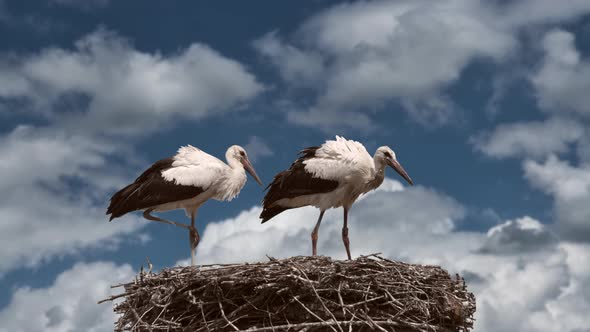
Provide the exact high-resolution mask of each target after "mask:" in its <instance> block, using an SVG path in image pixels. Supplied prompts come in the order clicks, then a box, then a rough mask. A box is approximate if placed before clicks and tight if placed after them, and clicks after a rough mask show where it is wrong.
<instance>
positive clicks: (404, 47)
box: [257, 0, 514, 127]
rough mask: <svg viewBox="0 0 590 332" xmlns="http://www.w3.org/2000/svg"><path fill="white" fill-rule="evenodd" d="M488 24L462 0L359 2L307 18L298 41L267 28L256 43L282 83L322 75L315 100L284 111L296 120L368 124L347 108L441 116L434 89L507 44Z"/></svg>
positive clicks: (442, 106) (443, 108)
mask: <svg viewBox="0 0 590 332" xmlns="http://www.w3.org/2000/svg"><path fill="white" fill-rule="evenodd" d="M487 23H488V18H487V17H485V15H482V12H481V10H480V8H479V7H478V6H477V5H475V3H473V4H472V2H469V1H463V0H451V1H442V2H436V3H426V2H417V1H396V2H393V1H372V2H357V3H350V4H341V5H337V6H334V7H332V8H330V9H328V10H325V11H324V12H321V13H320V14H318V15H315V16H313V17H312V18H310V19H309V20H308V21H307V22H305V23H304V24H303V26H302V27H301V29H300V32H299V37H300V40H301V42H300V43H301V44H302V47H297V46H294V45H292V44H289V43H286V42H283V41H281V40H279V39H278V36H277V35H276V34H274V33H272V34H269V35H266V36H264V37H263V38H262V39H261V40H259V41H258V42H257V45H258V47H257V48H258V50H259V51H260V52H261V53H262V54H263V55H265V56H267V57H269V58H270V59H271V62H272V63H273V64H275V65H276V66H277V67H278V69H279V72H280V73H281V74H282V77H283V78H284V79H285V80H286V81H287V82H289V83H291V84H293V85H295V86H297V85H299V84H300V83H301V82H307V81H311V82H317V81H318V80H321V81H319V83H316V85H318V86H319V88H321V91H322V92H321V93H320V96H319V97H318V99H317V101H316V103H315V105H313V106H312V107H310V108H309V109H308V110H307V111H305V112H303V113H302V114H299V113H296V114H294V115H293V114H291V115H290V117H289V119H291V120H292V121H294V122H296V123H300V124H304V125H312V124H313V122H315V120H319V119H324V120H325V118H326V117H328V119H329V120H332V121H334V122H335V124H336V125H339V123H341V124H345V125H348V126H356V127H366V121H361V122H359V121H357V119H356V118H358V117H359V116H361V115H359V116H356V117H355V116H353V114H355V113H360V112H359V110H364V109H380V108H381V107H382V106H383V105H384V103H386V102H389V101H398V102H400V103H401V104H403V105H404V106H405V107H404V109H405V110H406V111H408V112H409V113H410V115H411V116H412V117H413V118H415V119H417V120H418V121H422V122H425V123H426V122H432V121H434V122H445V121H446V120H447V119H448V116H449V114H448V113H449V109H450V107H451V105H450V104H449V102H448V100H446V98H444V97H443V96H441V95H440V90H441V89H442V88H444V87H446V86H447V85H448V84H449V83H451V82H453V81H455V80H456V79H457V78H458V77H459V76H460V72H461V70H462V69H463V67H465V66H466V65H467V64H468V63H469V62H470V61H471V60H472V59H474V58H479V57H484V58H490V59H494V60H500V59H501V58H503V57H505V56H506V55H507V53H508V52H509V51H510V49H511V48H512V47H513V44H514V40H513V38H512V36H511V35H510V34H508V33H506V32H505V31H502V29H500V28H498V27H495V26H493V25H491V24H487ZM260 45H262V46H260ZM341 112H342V113H344V114H348V115H347V117H348V121H346V120H343V119H342V118H340V117H339V115H340V113H341ZM326 114H328V115H326ZM362 115H364V114H362ZM310 118H311V120H309V119H310ZM306 119H307V121H301V120H306ZM322 123H323V124H324V125H325V124H326V123H325V122H322ZM328 124H330V122H328Z"/></svg>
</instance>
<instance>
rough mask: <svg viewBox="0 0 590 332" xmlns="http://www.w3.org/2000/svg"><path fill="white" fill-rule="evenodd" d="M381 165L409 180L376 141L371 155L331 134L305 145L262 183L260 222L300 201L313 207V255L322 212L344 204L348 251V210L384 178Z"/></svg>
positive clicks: (387, 150) (348, 247)
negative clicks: (320, 141) (315, 217)
mask: <svg viewBox="0 0 590 332" xmlns="http://www.w3.org/2000/svg"><path fill="white" fill-rule="evenodd" d="M385 166H391V167H392V168H393V169H394V170H395V171H396V172H397V173H399V175H401V176H402V177H403V178H404V179H405V180H406V181H408V182H409V183H410V185H413V184H414V182H412V179H411V178H410V176H409V175H408V173H406V171H405V170H404V168H403V167H402V165H401V164H400V163H399V162H398V161H397V158H396V155H395V152H393V150H392V149H390V148H389V147H387V146H381V147H379V148H378V149H377V151H376V152H375V155H374V156H373V157H372V158H371V156H370V155H369V153H367V150H366V149H365V147H364V146H363V145H362V144H361V143H359V142H356V141H352V140H347V139H345V138H343V137H340V136H336V140H335V141H326V142H325V143H324V144H322V145H321V146H319V147H318V146H314V147H309V148H306V149H304V150H302V151H301V152H300V153H299V158H298V159H297V160H295V162H293V164H291V167H289V169H287V170H286V171H283V172H280V173H278V174H277V175H276V176H275V177H274V179H273V181H272V183H271V184H269V185H268V187H267V188H266V189H267V190H268V191H267V193H266V195H265V196H264V200H263V210H262V213H261V214H260V218H261V219H262V223H265V222H267V221H269V220H270V219H271V218H273V217H274V216H276V215H278V214H279V213H281V212H283V211H285V210H289V209H293V208H298V207H302V206H308V205H311V206H315V207H317V208H319V209H320V216H319V218H318V220H317V223H316V225H315V227H314V229H313V232H312V233H311V241H312V242H311V244H312V255H314V256H315V255H317V249H316V246H317V240H318V233H319V229H320V224H321V222H322V217H323V216H324V212H325V211H326V210H327V209H330V208H336V207H342V208H343V209H344V225H343V227H342V241H343V242H344V247H345V248H346V254H347V256H348V259H351V256H350V241H349V239H348V211H349V210H350V208H351V206H352V204H353V203H354V202H355V201H356V199H357V198H358V197H359V196H360V195H361V194H364V193H366V192H368V191H371V190H374V189H376V188H377V187H379V186H380V185H381V183H383V179H384V178H385Z"/></svg>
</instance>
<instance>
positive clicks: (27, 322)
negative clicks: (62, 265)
mask: <svg viewBox="0 0 590 332" xmlns="http://www.w3.org/2000/svg"><path fill="white" fill-rule="evenodd" d="M133 276H134V272H133V270H132V269H131V267H130V266H129V265H121V266H117V265H115V264H113V263H110V262H95V263H89V264H86V263H79V264H76V265H75V266H73V267H72V268H71V269H69V270H66V271H64V272H62V273H60V274H59V275H58V276H57V278H56V279H55V280H54V282H53V284H51V285H49V286H48V287H46V288H36V289H35V288H30V287H20V288H17V289H16V290H15V291H14V292H13V294H12V298H11V299H10V302H9V303H8V305H7V306H6V307H4V308H3V309H2V310H1V311H0V332H8V331H23V332H41V331H45V332H61V331H89V332H100V331H105V332H106V331H112V330H113V324H114V322H115V314H114V312H113V308H112V305H111V304H110V303H104V304H100V305H98V304H97V302H98V301H99V300H102V299H105V298H106V297H108V296H109V295H111V294H112V293H113V290H112V289H111V288H110V286H111V285H113V284H117V283H120V282H126V281H130V280H131V278H132V277H133Z"/></svg>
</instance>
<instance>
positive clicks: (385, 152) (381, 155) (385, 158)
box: [375, 146, 414, 185]
mask: <svg viewBox="0 0 590 332" xmlns="http://www.w3.org/2000/svg"><path fill="white" fill-rule="evenodd" d="M375 160H377V161H379V162H381V163H383V164H385V165H388V166H391V168H393V169H394V170H395V171H396V172H397V173H398V174H399V175H401V176H402V177H403V178H404V179H406V181H408V183H409V184H411V185H414V182H413V181H412V179H411V178H410V176H409V175H408V173H407V172H406V170H405V169H404V168H403V167H402V164H400V163H399V161H397V158H396V156H395V152H393V150H392V149H391V148H390V147H388V146H381V147H379V148H378V149H377V152H375Z"/></svg>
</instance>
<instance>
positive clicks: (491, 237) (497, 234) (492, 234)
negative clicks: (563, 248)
mask: <svg viewBox="0 0 590 332" xmlns="http://www.w3.org/2000/svg"><path fill="white" fill-rule="evenodd" d="M555 244H557V236H556V235H555V234H553V233H552V232H551V231H549V230H547V229H546V228H545V226H543V224H541V223H540V222H539V221H537V220H535V219H533V218H531V217H528V216H526V217H523V218H519V219H516V220H508V221H506V222H505V223H503V224H500V225H497V226H494V227H492V228H490V229H489V230H488V233H487V238H486V241H485V242H484V243H483V245H482V246H481V248H480V250H479V252H480V253H484V254H495V255H502V254H522V253H526V252H534V251H538V250H543V249H545V248H547V247H548V246H552V245H555Z"/></svg>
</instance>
